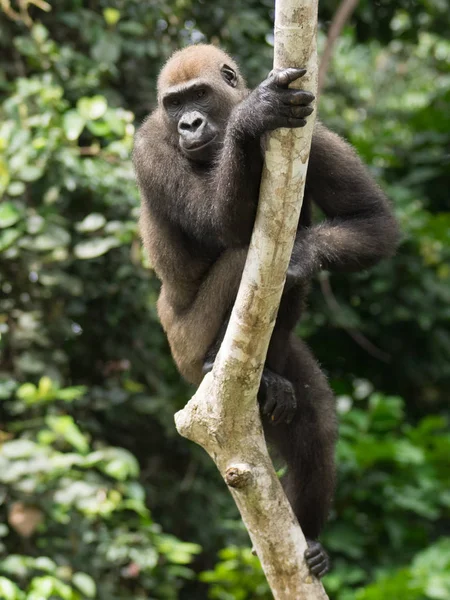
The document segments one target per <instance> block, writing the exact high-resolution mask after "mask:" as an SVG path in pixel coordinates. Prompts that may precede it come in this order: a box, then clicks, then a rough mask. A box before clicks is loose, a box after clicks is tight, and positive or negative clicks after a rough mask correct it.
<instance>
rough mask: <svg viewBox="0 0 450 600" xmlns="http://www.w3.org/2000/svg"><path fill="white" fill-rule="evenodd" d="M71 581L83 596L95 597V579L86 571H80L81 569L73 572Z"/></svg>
mask: <svg viewBox="0 0 450 600" xmlns="http://www.w3.org/2000/svg"><path fill="white" fill-rule="evenodd" d="M72 582H73V584H74V585H76V586H77V588H78V589H79V590H80V592H81V593H82V594H83V595H84V596H87V597H88V598H94V597H95V595H96V593H97V589H96V586H95V581H94V580H93V579H92V577H91V576H90V575H88V574H87V573H82V572H81V571H78V573H75V574H74V576H73V577H72Z"/></svg>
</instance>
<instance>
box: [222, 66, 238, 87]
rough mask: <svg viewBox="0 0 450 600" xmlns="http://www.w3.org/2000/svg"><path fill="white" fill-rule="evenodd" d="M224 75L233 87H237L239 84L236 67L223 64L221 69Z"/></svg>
mask: <svg viewBox="0 0 450 600" xmlns="http://www.w3.org/2000/svg"><path fill="white" fill-rule="evenodd" d="M220 72H221V74H222V77H223V78H224V79H225V81H226V82H227V83H228V85H230V86H231V87H236V85H237V73H236V71H235V70H234V69H232V68H231V67H229V66H228V65H223V67H222V68H221V69H220Z"/></svg>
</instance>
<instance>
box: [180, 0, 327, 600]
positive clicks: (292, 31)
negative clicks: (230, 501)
mask: <svg viewBox="0 0 450 600" xmlns="http://www.w3.org/2000/svg"><path fill="white" fill-rule="evenodd" d="M317 1H318V0H279V1H278V2H277V5H276V18H275V56H274V67H275V68H279V67H287V66H290V67H291V66H292V67H306V68H307V70H308V72H307V75H306V76H305V77H304V78H303V79H301V81H300V82H298V83H299V85H301V87H302V88H304V89H308V90H310V91H312V92H313V93H315V92H316V90H317V57H316V30H317ZM313 126H314V117H313V116H311V117H309V118H308V125H307V126H306V127H305V128H303V129H295V130H287V129H280V130H278V131H275V132H273V133H272V134H271V135H270V136H269V140H268V148H267V152H266V157H265V168H264V172H263V176H262V181H261V194H260V202H259V208H258V214H257V217H256V222H255V228H254V231H253V235H252V239H251V244H250V249H249V253H248V258H247V262H246V265H245V270H244V274H243V278H242V282H241V286H240V288H239V293H238V297H237V300H236V303H235V306H234V308H233V312H232V315H231V319H230V324H229V326H228V329H227V332H226V335H225V339H224V342H223V344H222V347H221V349H220V352H219V355H218V357H217V359H216V361H215V364H214V368H213V370H212V372H211V373H210V374H208V375H207V376H206V377H205V378H204V380H203V382H202V384H201V385H200V387H199V389H198V391H197V393H196V394H195V395H194V397H193V398H192V399H191V400H190V401H189V402H188V404H187V405H186V407H185V408H184V409H183V410H182V411H180V412H178V413H177V414H176V416H175V421H176V426H177V429H178V431H179V433H180V434H181V435H184V436H185V437H187V438H189V439H191V440H193V441H195V442H197V443H198V444H200V445H201V446H203V448H205V450H206V451H207V452H208V453H209V454H210V455H211V457H212V458H213V460H214V461H215V463H216V464H217V467H218V468H219V471H220V473H221V474H222V476H223V478H224V480H225V482H226V483H227V485H228V486H229V489H230V491H231V493H232V495H233V498H234V499H235V501H236V504H237V506H238V508H239V510H240V512H241V515H242V518H243V520H244V523H245V525H246V527H247V529H248V532H249V534H250V537H251V540H252V542H253V544H254V547H255V549H256V552H257V554H258V557H259V559H260V561H261V564H262V567H263V569H264V573H265V574H266V577H267V580H268V582H269V585H270V587H271V590H272V593H273V595H274V598H275V599H276V600H324V599H326V598H327V596H326V594H325V591H324V589H323V587H322V585H321V583H320V582H319V581H318V580H317V579H316V578H315V577H312V576H311V575H310V573H309V570H308V568H307V566H306V564H305V562H304V552H305V550H306V547H307V546H306V541H305V538H304V536H303V534H302V531H301V529H300V527H299V525H298V522H297V520H296V518H295V516H294V513H293V512H292V509H291V506H290V504H289V502H288V501H287V498H286V496H285V494H284V492H283V490H282V487H281V484H280V482H279V479H278V477H277V476H276V473H275V471H274V469H273V466H272V463H271V460H270V457H269V455H268V452H267V447H266V443H265V440H264V435H263V432H262V428H261V421H260V417H259V410H258V406H257V402H256V394H257V390H258V387H259V382H260V378H261V372H262V369H263V366H264V361H265V357H266V353H267V348H268V344H269V341H270V336H271V333H272V330H273V326H274V323H275V318H276V314H277V310H278V306H279V302H280V298H281V294H282V290H283V284H284V280H285V274H286V269H287V265H288V262H289V259H290V255H291V252H292V246H293V242H294V236H295V232H296V228H297V223H298V219H299V215H300V209H301V204H302V198H303V191H304V184H305V178H306V170H307V166H308V158H309V151H310V144H311V136H312V130H313Z"/></svg>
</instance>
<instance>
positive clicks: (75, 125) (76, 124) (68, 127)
mask: <svg viewBox="0 0 450 600" xmlns="http://www.w3.org/2000/svg"><path fill="white" fill-rule="evenodd" d="M85 124H86V119H85V118H84V117H83V116H82V115H81V114H80V113H79V112H78V111H76V110H69V111H68V112H66V114H65V115H64V119H63V129H64V133H65V134H66V137H67V139H68V140H71V141H74V140H77V139H78V138H79V137H80V134H81V132H82V131H83V128H84V126H85Z"/></svg>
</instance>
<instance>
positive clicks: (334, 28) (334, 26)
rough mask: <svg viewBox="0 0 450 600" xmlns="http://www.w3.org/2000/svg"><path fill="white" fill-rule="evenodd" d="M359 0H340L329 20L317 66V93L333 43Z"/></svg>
mask: <svg viewBox="0 0 450 600" xmlns="http://www.w3.org/2000/svg"><path fill="white" fill-rule="evenodd" d="M358 2H359V0H342V2H341V4H340V5H339V8H338V9H337V11H336V13H335V15H334V17H333V20H332V21H331V25H330V29H329V30H328V37H327V42H326V44H325V49H324V51H323V54H322V58H321V61H320V68H319V85H318V89H319V94H320V92H321V91H322V89H323V86H324V83H325V77H326V75H327V70H328V65H329V64H330V60H331V56H332V55H333V49H334V45H335V43H336V40H337V39H338V37H339V36H340V34H341V31H342V29H343V28H344V26H345V24H346V23H347V21H348V20H349V19H350V17H351V16H352V14H353V11H354V10H355V8H356V7H357V6H358Z"/></svg>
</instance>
